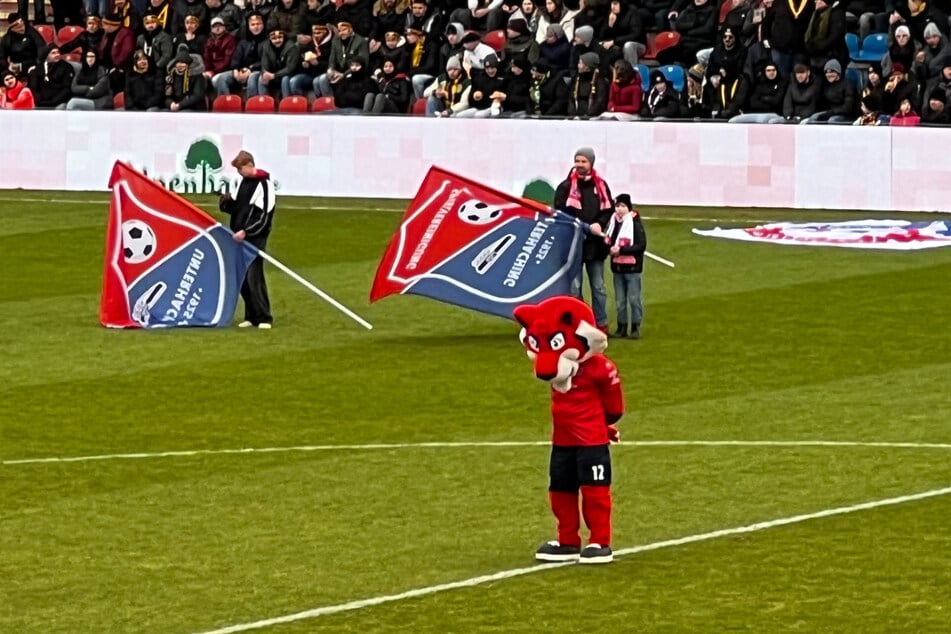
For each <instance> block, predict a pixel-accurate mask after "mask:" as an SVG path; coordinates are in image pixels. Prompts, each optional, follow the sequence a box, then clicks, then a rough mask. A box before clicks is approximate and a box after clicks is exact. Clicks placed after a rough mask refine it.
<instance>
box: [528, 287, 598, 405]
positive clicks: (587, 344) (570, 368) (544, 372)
mask: <svg viewBox="0 0 951 634" xmlns="http://www.w3.org/2000/svg"><path fill="white" fill-rule="evenodd" d="M514 315H515V319H516V321H518V323H519V324H521V326H522V331H521V333H519V339H520V340H521V342H522V345H523V346H525V350H526V351H527V352H528V358H529V359H531V360H532V361H534V362H535V376H537V377H538V378H539V379H541V380H542V381H546V382H548V383H551V386H552V387H553V388H554V389H556V390H558V391H559V392H567V391H568V390H570V389H571V377H573V376H574V375H575V374H577V373H578V366H580V365H581V364H582V363H584V362H585V361H587V360H588V359H590V358H591V356H592V355H595V354H597V353H599V352H604V350H605V348H607V347H608V338H607V335H605V334H604V333H603V332H601V331H600V330H599V329H598V328H597V327H596V326H595V325H594V313H593V312H592V311H591V307H590V306H588V305H587V304H585V303H584V302H582V301H581V300H579V299H575V298H574V297H567V296H563V295H559V296H557V297H550V298H548V299H546V300H545V301H543V302H541V303H540V304H523V305H522V306H519V307H518V308H516V309H515V312H514Z"/></svg>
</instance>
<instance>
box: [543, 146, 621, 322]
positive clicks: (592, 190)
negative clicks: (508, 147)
mask: <svg viewBox="0 0 951 634" xmlns="http://www.w3.org/2000/svg"><path fill="white" fill-rule="evenodd" d="M552 206H553V207H554V208H555V209H557V210H559V211H564V212H565V213H567V214H569V215H571V216H574V217H575V218H577V219H578V220H580V221H581V222H584V223H586V224H587V225H590V229H589V233H588V235H587V236H586V237H585V241H584V247H583V248H582V255H581V259H582V261H583V262H584V269H585V270H586V271H587V273H588V284H589V285H590V286H591V308H592V309H593V310H594V319H595V321H596V322H597V327H598V328H600V329H601V330H602V331H604V332H605V334H606V333H607V332H608V308H607V303H608V292H607V288H606V287H605V285H604V260H605V258H607V256H608V249H607V245H605V244H604V228H605V227H606V226H607V225H608V221H609V220H610V219H611V214H612V213H614V199H613V198H612V197H611V188H610V187H608V184H607V183H606V182H605V181H604V179H603V178H601V177H600V176H598V173H597V172H595V171H594V149H592V148H590V147H582V148H578V150H577V151H576V152H575V166H574V168H572V170H571V173H569V174H568V178H566V179H565V180H563V181H562V182H561V184H559V185H558V188H557V189H555V200H554V202H553V203H552ZM582 275H583V273H579V274H578V277H576V278H575V279H574V280H572V283H571V292H572V295H574V296H575V297H577V298H578V299H580V300H582V301H583V300H584V294H583V293H582V290H581V286H582V280H581V278H582Z"/></svg>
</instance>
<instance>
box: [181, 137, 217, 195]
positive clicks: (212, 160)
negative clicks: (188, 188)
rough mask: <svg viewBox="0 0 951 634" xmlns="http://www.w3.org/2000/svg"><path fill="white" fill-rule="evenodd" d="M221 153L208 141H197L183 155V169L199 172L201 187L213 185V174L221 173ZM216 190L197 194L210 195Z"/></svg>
mask: <svg viewBox="0 0 951 634" xmlns="http://www.w3.org/2000/svg"><path fill="white" fill-rule="evenodd" d="M221 163H222V162H221V152H220V151H219V150H218V146H217V145H215V144H214V143H213V142H211V141H209V140H208V139H198V140H197V141H195V142H194V143H192V144H191V147H189V148H188V154H186V155H185V169H186V170H188V171H189V172H193V173H194V172H199V174H196V176H199V181H198V182H200V183H202V184H203V185H206V184H208V183H209V182H212V185H213V183H214V173H216V172H220V171H221ZM217 191H218V189H214V188H213V189H212V190H211V191H205V190H204V189H202V190H200V191H199V192H198V193H199V194H210V193H212V192H217Z"/></svg>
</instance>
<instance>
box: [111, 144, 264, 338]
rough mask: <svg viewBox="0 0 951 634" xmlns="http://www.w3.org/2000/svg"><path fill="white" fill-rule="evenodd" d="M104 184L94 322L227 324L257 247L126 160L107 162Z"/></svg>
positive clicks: (130, 325) (133, 325) (122, 324)
mask: <svg viewBox="0 0 951 634" xmlns="http://www.w3.org/2000/svg"><path fill="white" fill-rule="evenodd" d="M109 187H110V188H111V189H112V201H111V203H110V207H109V221H108V225H107V228H106V252H105V262H104V265H103V282H102V298H101V301H100V305H99V321H100V323H102V325H103V326H107V327H110V328H169V327H175V326H227V325H228V324H229V323H230V322H231V319H232V317H233V316H234V310H235V306H236V304H237V301H238V295H239V294H240V289H241V284H242V282H243V280H244V276H245V273H246V272H247V270H248V266H249V265H250V264H251V261H252V260H254V258H255V257H256V256H257V254H258V250H257V249H256V248H255V247H253V246H251V245H250V244H247V243H246V242H236V241H235V240H234V239H233V237H232V233H231V232H230V231H229V230H228V229H226V228H225V227H223V226H222V225H221V223H219V222H218V221H216V220H215V219H214V218H212V217H211V216H209V215H208V214H206V213H205V212H203V211H202V210H201V209H199V208H198V207H196V206H195V205H193V204H192V203H190V202H188V201H187V200H185V199H184V198H182V197H181V196H179V195H177V194H174V193H172V192H170V191H168V190H167V189H165V188H164V187H162V186H161V185H159V184H158V183H156V182H154V181H152V180H150V179H149V178H148V177H146V176H144V175H143V174H141V173H139V172H138V171H136V170H134V169H133V168H131V167H130V166H128V165H127V164H125V163H122V162H116V164H115V165H114V166H113V168H112V176H111V177H110V179H109Z"/></svg>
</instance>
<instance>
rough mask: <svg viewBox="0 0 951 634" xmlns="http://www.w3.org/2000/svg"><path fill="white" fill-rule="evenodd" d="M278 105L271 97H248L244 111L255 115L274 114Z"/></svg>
mask: <svg viewBox="0 0 951 634" xmlns="http://www.w3.org/2000/svg"><path fill="white" fill-rule="evenodd" d="M276 106H277V104H276V103H274V97H272V96H271V95H255V96H254V97H248V100H247V101H246V102H245V103H244V111H245V112H250V113H253V114H273V113H274V110H275V108H276Z"/></svg>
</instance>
